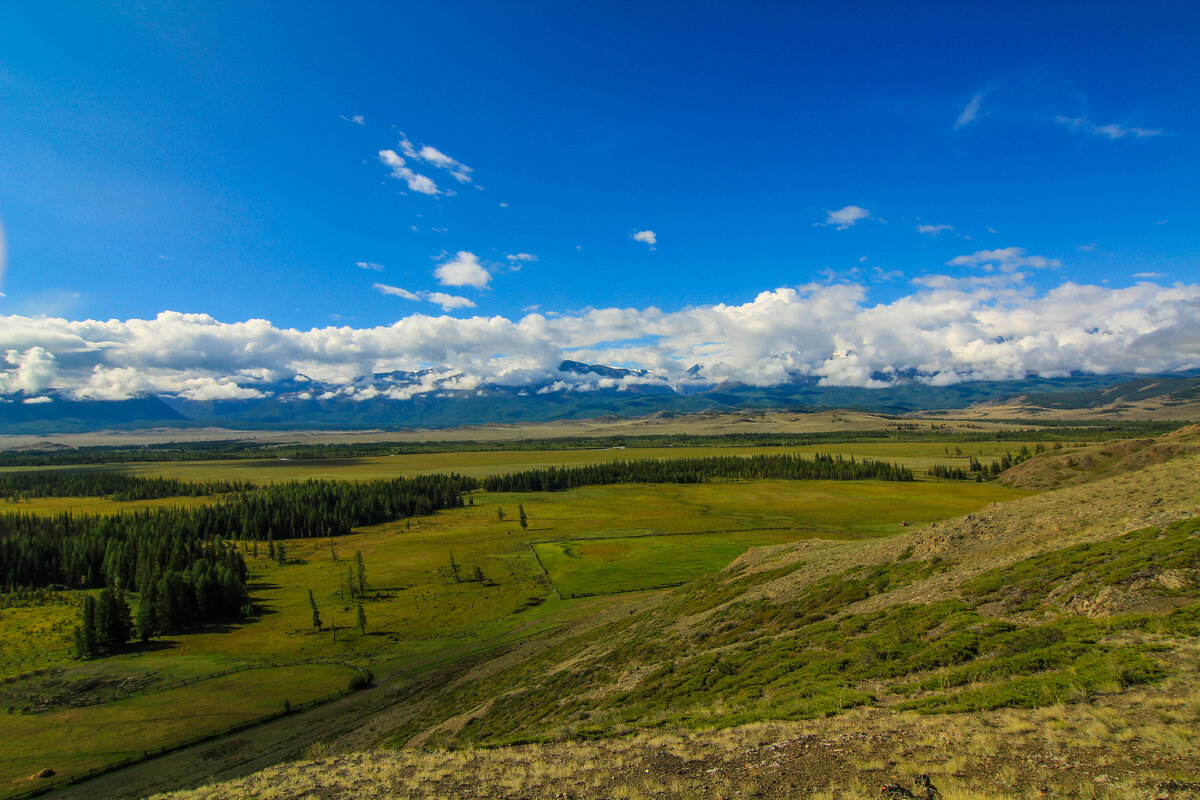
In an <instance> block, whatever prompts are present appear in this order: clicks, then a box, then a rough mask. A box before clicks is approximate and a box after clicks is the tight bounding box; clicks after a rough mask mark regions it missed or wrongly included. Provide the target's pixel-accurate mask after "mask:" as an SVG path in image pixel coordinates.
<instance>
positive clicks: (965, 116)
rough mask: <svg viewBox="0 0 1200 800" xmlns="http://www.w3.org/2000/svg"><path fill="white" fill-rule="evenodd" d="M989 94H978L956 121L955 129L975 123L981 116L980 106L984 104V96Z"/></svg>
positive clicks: (983, 92) (984, 91)
mask: <svg viewBox="0 0 1200 800" xmlns="http://www.w3.org/2000/svg"><path fill="white" fill-rule="evenodd" d="M985 94H987V90H986V89H985V90H983V91H981V92H976V93H975V96H974V97H972V98H971V100H970V101H969V102H968V103H967V105H966V106H965V107H964V108H963V110H962V112H961V113H960V114H959V115H958V119H957V120H955V121H954V129H955V130H958V129H959V128H961V127H962V126H964V125H969V124H970V123H971V122H974V121H975V119H976V118H977V117H978V116H979V106H980V104H981V103H982V102H983V96H984V95H985Z"/></svg>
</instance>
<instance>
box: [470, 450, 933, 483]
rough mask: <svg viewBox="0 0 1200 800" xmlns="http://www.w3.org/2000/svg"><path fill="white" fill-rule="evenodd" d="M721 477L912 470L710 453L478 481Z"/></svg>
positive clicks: (838, 460)
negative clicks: (704, 456) (705, 456)
mask: <svg viewBox="0 0 1200 800" xmlns="http://www.w3.org/2000/svg"><path fill="white" fill-rule="evenodd" d="M714 479H725V480H788V481H806V480H807V481H815V480H842V481H856V480H872V479H873V480H884V481H911V480H913V473H912V470H910V469H908V468H907V467H902V466H900V465H898V464H893V463H890V462H887V461H873V460H871V459H863V460H861V461H860V460H857V459H855V458H853V457H851V458H849V459H846V458H842V457H841V456H823V455H820V454H819V453H818V454H816V455H814V456H813V457H812V458H805V457H803V456H793V455H786V454H783V455H757V456H749V457H747V456H710V457H707V458H673V459H663V460H656V459H641V460H637V461H609V462H606V463H603V464H588V465H586V466H579V467H550V468H548V469H535V470H529V471H527V472H514V473H509V474H507V475H493V476H489V477H486V478H484V479H483V480H482V485H483V488H484V489H486V490H487V491H489V492H558V491H563V490H564V489H574V488H576V487H579V486H600V485H605V484H612V483H705V482H707V481H711V480H714Z"/></svg>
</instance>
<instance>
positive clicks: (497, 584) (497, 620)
mask: <svg viewBox="0 0 1200 800" xmlns="http://www.w3.org/2000/svg"><path fill="white" fill-rule="evenodd" d="M939 449H940V448H939ZM593 452H595V451H593ZM706 452H711V451H706ZM743 452H744V451H743ZM623 454H625V455H628V454H630V451H623ZM444 455H454V456H459V455H462V454H444ZM473 455H474V456H475V457H477V458H479V457H483V456H491V455H495V454H478V453H477V454H473ZM506 455H508V456H514V455H515V456H527V455H530V454H528V453H515V454H513V453H510V454H506ZM554 455H555V456H559V457H561V456H562V455H564V454H563V453H556V454H554ZM437 457H442V455H439V456H437ZM396 458H400V457H396ZM423 458H424V457H423ZM493 463H494V464H499V463H500V462H493ZM139 466H146V465H139ZM167 466H182V467H186V466H189V465H188V464H180V465H167ZM509 468H511V467H510V466H508V465H505V466H504V469H509ZM299 476H300V475H297V477H299ZM1024 494H1026V493H1023V492H1018V491H1014V490H1010V489H1006V488H1004V487H1001V486H998V485H995V484H974V483H956V482H942V483H936V482H916V483H887V482H876V481H781V482H747V483H732V482H730V483H710V484H696V485H673V484H672V485H655V486H647V485H617V486H600V487H587V488H581V489H576V490H572V491H568V492H557V493H522V494H488V493H482V492H478V493H475V494H474V496H473V503H474V504H473V505H469V506H466V507H463V508H459V509H452V510H448V511H443V512H439V513H437V514H434V515H431V516H427V517H422V518H415V519H413V520H408V521H401V522H394V523H386V524H382V525H376V526H371V527H369V528H363V529H360V530H359V531H356V532H355V533H354V534H352V535H350V536H345V537H339V538H336V539H334V540H333V542H332V548H331V544H330V540H328V539H321V540H293V541H287V542H284V543H283V544H284V546H285V547H286V549H287V555H288V563H287V564H285V565H282V566H280V565H279V564H277V563H275V562H274V561H272V560H270V559H269V558H268V556H267V545H266V543H262V542H260V543H258V544H257V555H256V556H255V555H254V548H255V545H253V544H251V543H244V544H243V545H242V547H243V548H245V552H246V555H247V562H248V565H249V567H250V570H251V582H250V590H251V595H252V599H253V601H254V603H255V604H256V606H257V607H258V609H259V610H260V611H259V613H258V614H256V616H255V617H254V618H252V619H250V620H247V621H245V622H236V623H230V624H228V625H225V626H221V627H214V628H210V629H206V630H200V631H196V632H192V633H187V634H181V635H178V636H172V637H169V638H167V639H164V640H156V641H153V642H151V643H150V645H148V646H145V647H135V648H133V649H131V651H130V652H128V653H123V654H120V655H116V656H110V657H108V658H105V659H101V660H99V661H93V662H86V663H80V662H76V661H73V660H72V655H71V629H72V627H73V625H74V621H73V620H74V614H75V611H74V609H73V607H71V606H64V605H49V606H45V607H35V608H30V607H23V608H22V607H18V608H8V609H0V654H2V655H0V658H2V661H3V663H2V664H0V674H6V675H13V674H17V673H23V672H26V671H28V670H30V669H35V668H38V669H41V668H45V667H48V666H53V667H56V668H59V669H61V672H58V671H57V670H56V672H55V673H53V676H54V680H56V681H58V682H60V683H62V682H71V681H80V682H83V681H85V680H86V679H89V678H96V679H99V680H102V681H104V680H107V681H110V682H111V681H115V680H116V679H118V678H122V677H128V678H132V679H134V680H135V681H139V682H140V683H141V684H143V685H148V686H153V685H155V684H163V683H167V682H169V681H172V680H177V679H179V678H181V677H194V676H198V675H209V674H212V673H215V672H220V671H223V670H226V669H230V668H233V667H237V666H239V665H247V664H260V665H261V664H269V663H272V662H276V663H277V662H290V661H298V660H304V659H314V658H318V659H331V660H339V661H347V662H352V663H356V664H361V665H363V666H366V667H369V668H371V669H372V670H373V671H374V672H375V674H376V675H377V676H382V675H386V674H388V673H389V672H391V671H394V670H396V669H398V668H401V667H404V666H405V665H409V664H414V663H417V662H421V661H427V660H430V659H438V658H442V659H445V658H454V657H456V654H458V657H461V654H463V653H467V652H470V651H471V649H472V648H476V649H477V648H478V647H480V646H483V645H484V644H486V643H488V642H492V641H497V640H499V639H500V638H501V637H504V636H506V635H509V636H512V635H517V634H516V633H514V632H520V635H525V633H527V632H534V631H537V630H542V629H547V628H549V627H553V626H555V625H558V624H561V623H562V622H564V621H565V620H568V619H570V618H573V617H574V616H577V615H578V614H581V613H584V611H585V610H593V609H596V608H598V607H600V606H597V603H598V602H600V603H601V604H602V605H603V604H608V606H611V605H612V604H614V603H621V602H627V601H626V600H624V599H623V598H627V597H630V596H629V595H612V596H610V597H607V598H592V599H570V598H569V597H568V598H567V599H564V600H559V599H556V598H555V597H554V595H553V593H552V592H551V590H550V587H549V586H548V585H547V584H546V581H545V578H544V576H543V574H542V570H541V567H540V566H539V565H538V562H537V560H536V559H535V558H534V555H533V553H532V551H531V549H530V544H531V543H535V542H536V543H541V544H540V545H539V547H548V546H550V544H548V543H554V542H575V543H577V544H586V541H585V540H589V539H595V538H597V537H611V536H613V535H614V533H616V534H617V535H620V536H622V537H626V538H628V533H629V532H630V531H631V530H637V531H642V532H649V533H652V534H664V533H697V532H713V531H722V532H726V533H719V534H718V533H703V534H702V535H695V536H670V537H668V536H659V535H656V536H654V537H652V538H650V539H647V540H645V541H644V542H641V541H639V542H636V543H634V544H631V545H630V548H631V549H630V550H629V551H627V552H628V553H629V554H631V555H632V556H633V557H625V558H617V557H615V556H616V555H617V554H616V553H612V554H610V555H612V556H614V557H613V558H611V559H610V560H608V561H600V560H595V559H593V561H594V563H592V564H590V565H588V569H587V570H585V573H586V574H580V575H577V576H576V577H570V576H566V575H563V576H560V577H561V579H563V580H565V582H566V585H572V584H571V581H573V580H574V581H577V582H578V585H579V586H581V587H584V588H582V589H580V590H578V591H580V593H585V592H592V591H596V590H595V589H594V588H588V587H589V586H592V585H594V584H600V585H601V588H602V589H604V590H606V591H611V590H612V587H620V588H622V589H632V588H639V587H642V586H647V585H654V584H656V583H662V582H677V581H678V580H686V579H689V578H692V577H699V576H700V575H702V574H707V573H710V572H712V571H715V570H718V569H720V568H722V567H723V566H725V565H726V564H727V563H728V562H729V561H730V560H732V559H733V558H734V557H736V556H737V555H739V554H740V553H741V552H744V550H745V549H746V548H747V547H750V546H754V545H758V544H770V543H776V542H782V541H792V540H795V539H799V538H811V537H821V538H825V537H829V538H847V537H850V538H858V537H877V536H885V535H890V534H892V533H895V532H898V531H899V530H900V522H901V521H907V522H909V523H910V524H915V525H922V524H926V523H929V522H932V521H934V520H938V519H943V518H947V517H954V516H959V515H962V514H965V513H969V512H971V511H973V510H976V509H979V508H981V507H983V506H986V505H988V504H989V503H992V502H996V501H999V500H1007V499H1012V498H1016V497H1020V496H1023V495H1024ZM518 504H522V505H524V507H525V509H526V511H527V512H528V515H529V529H528V530H523V529H522V528H521V526H520V524H519V523H518V521H517V519H516V517H517V505H518ZM21 505H22V506H27V505H31V504H24V503H23V504H21ZM498 509H503V510H504V512H505V515H506V516H505V518H504V519H503V520H501V519H500V518H499V514H498V513H497V511H498ZM780 529H781V530H780ZM731 531H732V532H733V533H728V532H731ZM608 541H610V542H611V541H613V540H611V539H610V540H608ZM598 543H599V542H598ZM672 547H674V548H676V550H677V555H678V557H679V558H680V559H681V560H686V561H687V564H686V566H685V565H682V564H681V565H680V566H679V567H678V569H677V570H676V571H675V572H672V573H671V580H669V581H660V580H657V579H654V580H650V581H649V582H647V580H646V579H647V576H648V575H652V574H653V573H654V572H655V569H656V568H655V567H654V566H653V559H654V558H658V559H660V561H661V560H663V559H668V558H670V557H671V554H670V552H668V551H669V549H670V548H672ZM663 548H666V550H663ZM356 551H360V552H361V553H362V556H363V560H364V562H365V565H366V574H367V581H368V591H367V595H366V597H365V600H364V611H365V613H366V617H367V627H366V632H365V633H364V632H362V631H360V630H359V628H358V627H357V626H356V624H355V616H356V611H357V604H356V603H355V602H353V601H351V600H350V599H349V597H348V595H347V593H346V575H347V568H348V566H349V565H350V564H351V563H353V562H354V556H355V553H356ZM451 552H453V555H454V559H455V561H456V562H457V563H458V564H460V565H461V570H460V576H461V577H463V578H469V577H470V576H472V575H473V573H474V568H475V567H476V566H478V567H479V568H480V569H481V570H482V571H483V573H484V576H485V578H486V579H487V582H486V583H485V584H483V585H481V584H479V583H477V582H473V581H468V580H464V581H462V582H456V581H455V580H454V578H453V575H452V573H451V570H450V554H451ZM335 556H336V561H335V560H334V557H335ZM647 558H649V559H650V560H649V561H646V560H644V559H647ZM623 573H628V574H623ZM493 584H494V585H493ZM605 587H607V588H605ZM560 588H561V587H560ZM309 590H312V592H313V596H314V598H315V600H316V602H317V605H318V608H319V611H320V615H321V621H322V625H323V629H322V630H321V631H320V632H317V631H315V630H314V629H313V627H312V624H311V609H310V607H309V602H308V591H309ZM80 594H81V593H79V592H71V593H68V596H70V597H72V598H74V599H78V596H79V595H80ZM135 606H136V602H135ZM331 625H333V626H336V629H331ZM271 672H272V671H271V670H266V671H260V670H255V671H252V672H246V673H239V675H235V676H228V677H227V678H214V679H211V680H205V681H201V682H200V683H198V684H194V685H192V686H188V687H185V688H182V689H171V690H169V691H166V692H162V693H160V694H155V695H147V696H145V697H131V698H128V699H126V700H122V701H119V702H108V703H104V704H101V705H96V706H89V707H87V708H85V709H62V708H56V709H52V710H50V711H44V712H40V713H35V714H22V713H20V711H19V710H17V711H16V712H15V713H11V714H5V713H0V739H3V740H5V741H11V740H14V739H15V738H19V739H20V740H21V742H22V744H21V755H20V758H19V759H14V760H13V765H12V766H10V767H9V769H11V770H13V772H12V773H11V774H12V775H13V777H18V776H21V775H26V774H29V773H31V772H33V771H36V770H38V769H41V768H43V767H47V766H48V767H51V768H53V769H55V770H57V771H58V772H60V773H63V774H72V773H78V772H79V771H83V770H86V769H88V768H90V767H92V766H96V765H98V764H100V763H107V762H110V761H113V760H119V759H121V758H124V757H125V755H127V754H128V753H129V752H130V751H131V749H137V748H138V747H143V746H142V745H138V744H135V743H133V740H132V739H130V740H128V741H127V740H125V739H120V738H119V737H118V738H117V739H113V740H110V739H109V738H105V736H103V735H100V734H99V733H98V734H97V736H96V738H95V739H94V740H93V738H92V736H91V734H90V733H87V734H80V735H74V733H75V732H78V731H88V730H95V731H102V730H104V726H105V721H106V720H110V719H111V720H112V721H113V723H114V724H115V725H117V728H114V730H117V729H119V728H120V726H122V725H132V724H133V720H137V722H138V727H139V730H140V733H139V734H138V735H139V736H141V735H143V734H144V735H145V736H146V737H147V738H149V739H150V740H152V741H154V742H156V743H157V745H156V746H161V745H163V744H169V743H171V742H173V741H179V740H182V739H186V738H189V737H191V736H195V735H197V734H199V733H202V732H204V731H206V730H213V729H214V728H220V727H225V726H227V725H229V724H231V720H232V719H233V718H234V717H237V718H238V719H245V718H248V717H252V716H255V715H259V714H261V713H267V711H270V710H272V709H273V708H274V707H277V706H279V705H281V704H282V700H283V698H284V697H286V698H287V699H290V700H291V701H292V702H293V703H296V702H302V701H303V700H304V699H307V698H306V697H304V696H302V695H301V694H300V690H301V689H304V690H306V691H307V689H308V682H307V679H306V678H305V679H302V678H297V677H294V676H302V675H304V674H306V673H303V672H295V673H279V672H277V673H276V677H275V678H274V679H272V680H271V681H270V682H269V683H270V692H268V693H267V694H264V695H263V698H264V699H262V700H261V703H264V704H266V706H262V707H266V711H262V710H261V707H260V705H256V703H259V701H257V700H255V701H251V700H249V699H247V697H243V696H242V695H241V694H239V692H241V691H242V690H241V689H237V688H236V687H239V686H248V685H249V684H243V683H239V681H251V682H253V681H256V680H258V678H254V677H250V676H266V675H269V674H270V673H271ZM336 674H337V675H338V676H340V677H339V681H340V682H339V683H338V685H337V686H334V687H333V688H334V689H336V688H340V687H341V686H344V685H345V682H344V680H343V679H344V678H345V677H346V675H348V674H349V673H348V672H346V671H345V670H343V671H342V672H338V673H336ZM239 676H245V677H239ZM38 680H39V678H38V677H34V678H31V679H28V680H27V681H25V682H24V683H23V684H22V686H26V687H29V688H36V686H37V682H38ZM220 681H225V682H226V683H218V682H220ZM220 686H230V687H234V688H230V689H229V690H228V691H225V690H221V691H217V690H216V687H220ZM204 687H210V688H213V691H212V692H209V691H207V690H206V689H205V688H204ZM4 688H5V687H4V686H3V685H0V692H2V691H3V689H4ZM246 691H247V692H249V693H253V691H257V690H253V691H252V690H250V689H247V690H246ZM329 691H332V689H331V690H329ZM184 692H199V693H200V694H203V695H204V696H205V697H208V698H210V699H208V700H205V702H204V703H203V704H201V705H199V706H197V708H198V709H201V710H199V711H197V713H196V714H191V713H188V714H185V715H182V716H181V715H175V714H171V713H165V712H164V711H161V710H162V709H172V708H179V707H184V706H185V705H187V704H188V703H190V702H191V701H190V700H189V699H188V698H190V697H191V694H181V693H184ZM323 693H328V692H327V691H324V690H323ZM197 696H199V695H197ZM139 703H147V704H148V705H144V706H143V705H139ZM155 703H159V704H162V705H154V704H155ZM8 704H10V703H9V702H8V701H2V702H0V706H3V705H8ZM271 704H274V705H271ZM19 707H20V706H19V705H18V709H19ZM131 709H133V710H131ZM155 709H160V710H159V711H156V710H155ZM75 715H79V716H75ZM238 715H241V716H238ZM76 720H85V722H84V723H83V724H86V725H90V726H93V728H92V729H88V728H81V727H77V726H76V724H75V723H76ZM210 723H211V724H210ZM205 726H208V727H205ZM68 727H69V729H70V730H71V731H72V732H73V735H72V737H71V739H72V740H71V741H64V738H65V737H63V736H62V735H61V734H62V731H63V730H66V729H68ZM113 736H116V734H113ZM138 741H141V740H138ZM143 749H144V748H143ZM17 790H18V789H16V788H14V789H13V791H17Z"/></svg>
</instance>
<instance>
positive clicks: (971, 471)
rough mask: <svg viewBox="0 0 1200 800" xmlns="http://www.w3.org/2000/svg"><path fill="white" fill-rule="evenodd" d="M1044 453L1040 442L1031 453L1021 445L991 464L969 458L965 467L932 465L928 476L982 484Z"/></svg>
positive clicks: (1060, 444) (1044, 450)
mask: <svg viewBox="0 0 1200 800" xmlns="http://www.w3.org/2000/svg"><path fill="white" fill-rule="evenodd" d="M1054 449H1055V450H1061V449H1062V443H1061V442H1055V443H1054ZM1044 452H1046V446H1045V445H1044V444H1042V443H1040V442H1039V443H1038V444H1037V445H1036V446H1035V447H1034V449H1033V451H1032V452H1031V451H1030V450H1029V447H1028V446H1026V445H1021V449H1020V450H1018V451H1017V452H1016V453H1015V454H1014V453H1012V452H1006V453H1005V454H1004V455H1002V456H1001V457H1000V458H996V459H992V461H991V463H989V464H984V463H983V462H982V461H980V460H979V459H977V458H975V457H974V456H971V457H969V458H968V459H967V466H965V467H958V466H950V465H948V464H934V465H933V466H932V467H930V469H929V474H930V475H932V476H933V477H935V478H942V479H944V480H954V481H969V480H974V481H978V482H982V481H985V480H994V479H996V478H998V477H1000V473H1002V472H1004V471H1005V470H1007V469H1008V468H1010V467H1013V466H1016V465H1017V464H1021V463H1023V462H1025V461H1028V460H1029V459H1031V458H1033V457H1034V456H1035V455H1038V454H1040V453H1044Z"/></svg>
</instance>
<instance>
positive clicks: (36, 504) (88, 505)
mask: <svg viewBox="0 0 1200 800" xmlns="http://www.w3.org/2000/svg"><path fill="white" fill-rule="evenodd" d="M211 502H212V499H211V498H209V497H160V498H156V499H154V500H126V501H121V502H118V501H116V500H109V499H108V498H107V497H31V498H29V499H28V500H21V501H19V502H12V501H10V500H3V501H0V514H3V513H5V512H8V511H19V512H21V513H22V514H50V515H53V514H63V513H71V514H116V513H119V512H121V511H136V510H140V509H144V508H167V507H171V508H179V507H189V506H201V505H204V504H205V503H211Z"/></svg>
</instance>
